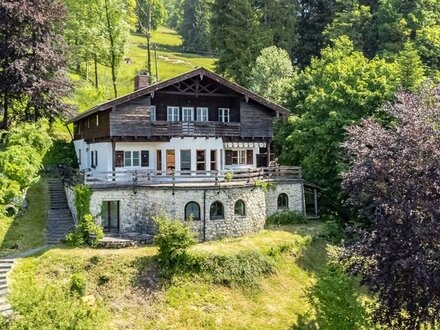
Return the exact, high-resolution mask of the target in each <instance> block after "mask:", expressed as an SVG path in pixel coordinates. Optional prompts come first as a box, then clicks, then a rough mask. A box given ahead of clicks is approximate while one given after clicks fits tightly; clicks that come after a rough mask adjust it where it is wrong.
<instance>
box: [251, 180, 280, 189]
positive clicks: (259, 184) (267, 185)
mask: <svg viewBox="0 0 440 330" xmlns="http://www.w3.org/2000/svg"><path fill="white" fill-rule="evenodd" d="M254 185H255V187H260V188H261V189H263V190H264V191H269V190H272V191H274V190H275V185H276V184H275V183H274V182H273V181H269V180H266V181H259V180H255V182H254Z"/></svg>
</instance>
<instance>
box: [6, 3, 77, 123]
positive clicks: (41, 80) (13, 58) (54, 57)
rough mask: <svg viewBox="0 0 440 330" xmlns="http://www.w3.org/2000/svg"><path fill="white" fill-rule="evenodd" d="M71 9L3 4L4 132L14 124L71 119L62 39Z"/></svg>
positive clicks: (42, 4)
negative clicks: (67, 99) (65, 99)
mask: <svg viewBox="0 0 440 330" xmlns="http://www.w3.org/2000/svg"><path fill="white" fill-rule="evenodd" d="M64 17H65V8H64V6H63V5H62V4H61V3H60V2H58V1H49V0H40V1H36V2H33V3H32V4H30V3H29V2H28V1H24V0H4V1H1V2H0V100H1V101H0V107H1V108H3V121H2V123H1V125H0V127H2V128H8V127H9V125H10V121H11V118H14V119H15V120H16V121H17V122H18V121H35V120H37V119H38V118H41V117H47V118H50V119H52V120H53V119H55V118H57V117H65V116H67V115H68V114H69V113H70V111H71V107H69V106H68V105H66V104H65V103H64V101H63V100H64V98H65V97H66V96H67V94H68V93H69V91H70V83H69V80H68V79H67V75H66V70H65V68H66V61H65V59H64V43H63V39H62V37H61V35H60V29H61V25H62V23H63V20H64Z"/></svg>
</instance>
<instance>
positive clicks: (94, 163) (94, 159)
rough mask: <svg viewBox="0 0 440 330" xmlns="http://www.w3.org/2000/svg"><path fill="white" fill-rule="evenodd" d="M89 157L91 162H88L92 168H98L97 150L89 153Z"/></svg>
mask: <svg viewBox="0 0 440 330" xmlns="http://www.w3.org/2000/svg"><path fill="white" fill-rule="evenodd" d="M90 157H91V158H92V159H91V162H90V164H91V166H92V168H96V167H97V166H98V151H97V150H93V151H92V152H91V153H90Z"/></svg>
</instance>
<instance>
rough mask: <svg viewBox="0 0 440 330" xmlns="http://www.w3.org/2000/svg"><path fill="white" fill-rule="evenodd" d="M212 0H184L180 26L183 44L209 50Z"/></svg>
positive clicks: (189, 47) (192, 47)
mask: <svg viewBox="0 0 440 330" xmlns="http://www.w3.org/2000/svg"><path fill="white" fill-rule="evenodd" d="M212 5H213V1H212V0H184V2H183V21H182V24H181V26H180V28H179V32H180V34H181V35H182V39H183V46H184V47H186V48H188V49H190V50H197V51H209V50H210V44H209V35H210V29H211V23H210V20H211V13H212V12H211V10H212Z"/></svg>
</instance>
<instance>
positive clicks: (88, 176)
mask: <svg viewBox="0 0 440 330" xmlns="http://www.w3.org/2000/svg"><path fill="white" fill-rule="evenodd" d="M65 176H66V178H67V179H68V180H70V181H71V182H73V183H84V184H88V185H95V184H97V185H105V184H115V185H118V184H125V185H127V184H133V185H139V186H144V185H157V184H176V183H195V184H197V183H203V182H211V183H213V184H216V185H218V184H220V183H222V184H223V183H225V182H247V183H250V182H251V181H257V180H283V179H285V180H289V179H294V180H298V179H301V178H302V173H301V168H300V167H293V166H276V167H275V166H274V167H272V166H271V167H259V168H249V169H234V170H223V171H155V170H128V171H125V170H119V171H109V172H92V171H78V170H74V169H71V168H66V169H65Z"/></svg>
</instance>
